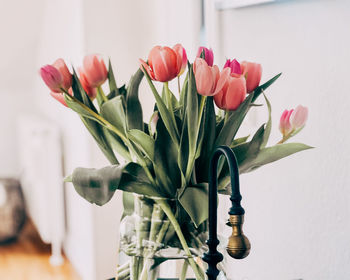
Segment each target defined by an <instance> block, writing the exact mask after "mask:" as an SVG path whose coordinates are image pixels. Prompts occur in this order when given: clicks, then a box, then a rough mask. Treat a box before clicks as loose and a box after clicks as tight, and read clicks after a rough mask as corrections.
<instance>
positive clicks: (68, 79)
mask: <svg viewBox="0 0 350 280" xmlns="http://www.w3.org/2000/svg"><path fill="white" fill-rule="evenodd" d="M52 66H53V67H55V68H56V69H57V70H58V71H59V72H60V73H61V75H62V79H63V81H62V87H63V88H64V89H65V90H66V91H68V89H69V88H70V87H71V86H72V74H71V73H70V72H69V70H68V67H67V65H66V63H65V62H64V60H63V59H62V58H59V59H57V60H56V61H55V62H54V63H53V64H52Z"/></svg>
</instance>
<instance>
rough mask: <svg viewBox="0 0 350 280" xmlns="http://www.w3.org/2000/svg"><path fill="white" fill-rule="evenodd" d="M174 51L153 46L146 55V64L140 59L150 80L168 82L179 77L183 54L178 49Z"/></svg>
mask: <svg viewBox="0 0 350 280" xmlns="http://www.w3.org/2000/svg"><path fill="white" fill-rule="evenodd" d="M175 47H176V48H175V49H171V48H169V47H161V46H155V47H153V48H152V50H151V51H150V53H149V55H148V64H147V63H146V62H145V61H144V60H142V59H140V62H141V65H142V66H143V67H144V68H145V70H146V71H147V73H148V75H149V76H150V78H151V79H152V80H154V81H159V82H168V81H171V80H172V79H174V78H175V77H177V76H178V75H179V73H180V72H181V69H182V67H183V59H184V53H183V52H181V51H180V47H179V46H177V45H175Z"/></svg>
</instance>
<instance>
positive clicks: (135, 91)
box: [126, 69, 143, 131]
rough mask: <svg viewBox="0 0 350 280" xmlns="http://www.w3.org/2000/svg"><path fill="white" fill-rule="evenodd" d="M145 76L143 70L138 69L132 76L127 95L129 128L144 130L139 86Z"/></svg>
mask: <svg viewBox="0 0 350 280" xmlns="http://www.w3.org/2000/svg"><path fill="white" fill-rule="evenodd" d="M142 78H143V72H142V70H141V69H138V70H137V71H136V73H135V74H134V75H133V76H132V77H131V80H130V83H129V86H128V89H127V95H126V118H127V124H128V129H134V128H135V129H139V130H142V131H143V116H142V106H141V103H140V100H139V86H140V83H141V81H142Z"/></svg>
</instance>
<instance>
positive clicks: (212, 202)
mask: <svg viewBox="0 0 350 280" xmlns="http://www.w3.org/2000/svg"><path fill="white" fill-rule="evenodd" d="M222 155H224V156H225V158H226V160H227V163H228V166H229V169H230V177H231V198H230V200H231V202H232V207H231V208H230V211H229V214H230V215H243V214H244V209H243V208H242V207H241V203H240V202H241V200H242V196H241V194H240V190H239V169H238V164H237V160H236V157H235V154H234V153H233V151H232V150H231V149H230V148H229V147H227V146H219V147H217V148H216V149H215V151H214V153H213V155H212V157H211V160H210V166H209V239H208V240H207V244H208V247H209V251H208V252H207V253H205V254H204V256H203V260H204V261H205V262H206V263H208V269H207V271H206V274H207V275H208V279H209V280H215V279H216V277H217V276H218V274H219V272H220V271H219V270H218V269H217V267H216V265H217V264H218V263H219V262H221V261H222V260H223V255H222V254H221V253H220V252H218V251H217V249H216V248H217V246H218V245H219V240H218V238H217V196H218V195H217V185H218V180H217V173H218V170H217V169H218V163H219V159H220V157H221V156H222Z"/></svg>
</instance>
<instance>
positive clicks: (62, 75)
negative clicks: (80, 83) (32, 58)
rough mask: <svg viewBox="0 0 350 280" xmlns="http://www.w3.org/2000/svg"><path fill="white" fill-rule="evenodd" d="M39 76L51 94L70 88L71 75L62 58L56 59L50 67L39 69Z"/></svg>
mask: <svg viewBox="0 0 350 280" xmlns="http://www.w3.org/2000/svg"><path fill="white" fill-rule="evenodd" d="M40 75H41V78H42V79H43V81H44V82H45V84H46V85H47V86H48V87H49V88H50V89H51V90H52V91H53V92H56V93H59V92H62V91H68V89H69V88H70V87H71V86H72V74H71V73H70V72H69V70H68V67H67V65H66V64H65V63H64V60H63V59H62V58H59V59H57V60H56V61H55V62H54V63H53V64H52V65H45V66H43V67H41V68H40Z"/></svg>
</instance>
